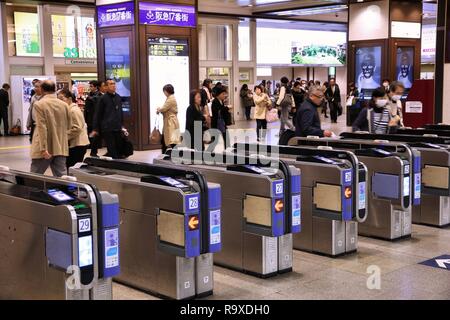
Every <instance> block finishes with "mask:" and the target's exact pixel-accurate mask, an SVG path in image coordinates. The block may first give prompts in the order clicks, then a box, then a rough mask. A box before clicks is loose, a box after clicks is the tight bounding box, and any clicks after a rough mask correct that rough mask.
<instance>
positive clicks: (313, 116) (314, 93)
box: [295, 86, 333, 137]
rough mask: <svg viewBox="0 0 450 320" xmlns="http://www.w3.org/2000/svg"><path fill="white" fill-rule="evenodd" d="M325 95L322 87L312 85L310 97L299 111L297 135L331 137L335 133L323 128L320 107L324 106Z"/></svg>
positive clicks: (296, 124) (296, 127) (296, 126)
mask: <svg viewBox="0 0 450 320" xmlns="http://www.w3.org/2000/svg"><path fill="white" fill-rule="evenodd" d="M324 99H325V95H324V93H323V90H322V88H321V87H318V86H316V87H311V88H310V89H309V91H308V97H307V98H306V99H305V102H303V104H302V105H301V106H300V109H299V110H298V112H297V117H296V123H295V135H296V136H297V137H307V136H318V137H331V136H332V135H333V133H332V132H331V131H328V130H322V128H321V124H320V116H319V113H318V109H319V108H320V107H321V106H322V103H323V101H324Z"/></svg>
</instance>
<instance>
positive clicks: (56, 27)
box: [52, 15, 75, 58]
mask: <svg viewBox="0 0 450 320" xmlns="http://www.w3.org/2000/svg"><path fill="white" fill-rule="evenodd" d="M52 33H53V56H54V57H61V58H63V57H64V51H65V48H75V24H74V20H73V17H70V16H56V15H52Z"/></svg>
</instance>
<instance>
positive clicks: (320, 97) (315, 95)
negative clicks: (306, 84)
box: [313, 93, 325, 99]
mask: <svg viewBox="0 0 450 320" xmlns="http://www.w3.org/2000/svg"><path fill="white" fill-rule="evenodd" d="M313 96H314V97H316V98H319V99H323V98H324V97H325V96H318V95H317V94H314V93H313Z"/></svg>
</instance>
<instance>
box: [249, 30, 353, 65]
mask: <svg viewBox="0 0 450 320" xmlns="http://www.w3.org/2000/svg"><path fill="white" fill-rule="evenodd" d="M256 39H257V64H258V65H294V66H314V65H316V66H343V65H345V64H346V56H347V52H346V51H347V34H346V32H330V31H319V30H297V29H283V28H281V27H280V28H272V27H261V26H258V27H257V37H256ZM274 48H277V50H274Z"/></svg>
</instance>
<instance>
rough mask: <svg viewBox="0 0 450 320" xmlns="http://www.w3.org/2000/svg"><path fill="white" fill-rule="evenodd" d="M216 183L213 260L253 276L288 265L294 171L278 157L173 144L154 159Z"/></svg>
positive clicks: (294, 228)
mask: <svg viewBox="0 0 450 320" xmlns="http://www.w3.org/2000/svg"><path fill="white" fill-rule="evenodd" d="M154 162H155V163H158V164H166V165H167V164H170V165H171V166H175V167H176V168H181V169H183V168H184V169H186V170H187V169H189V170H196V171H199V172H201V173H202V175H204V176H205V178H206V179H207V180H208V181H209V182H214V183H218V184H220V185H221V186H222V197H223V201H222V219H223V235H222V237H223V248H222V251H221V252H220V253H218V254H216V255H215V256H214V263H215V264H218V265H221V266H225V267H228V268H232V269H235V270H238V271H241V272H245V273H248V274H252V275H256V276H259V277H263V278H266V277H270V276H274V275H276V274H278V273H283V272H289V271H291V270H292V234H294V233H297V232H300V227H301V216H300V172H299V170H298V169H295V168H293V167H290V166H288V165H286V164H285V163H284V162H281V161H272V160H271V159H264V161H261V159H258V158H249V157H245V156H239V157H238V156H236V155H233V154H226V153H208V152H198V151H194V150H189V149H174V150H173V151H172V152H171V153H170V152H169V153H168V154H166V155H162V156H161V157H160V158H158V159H155V160H154Z"/></svg>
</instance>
